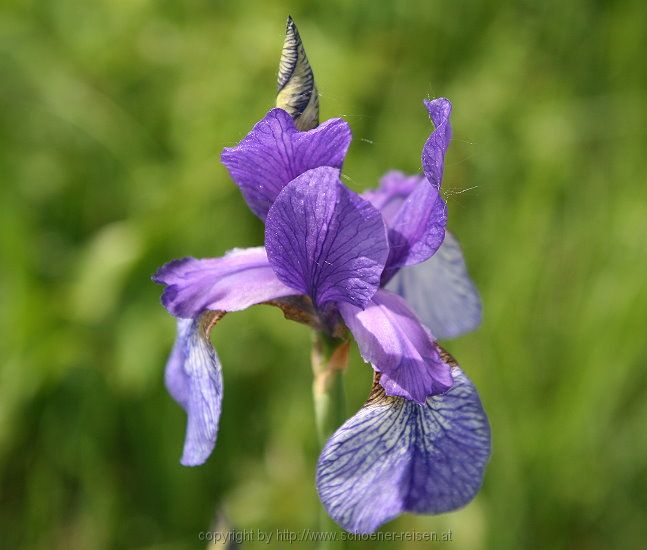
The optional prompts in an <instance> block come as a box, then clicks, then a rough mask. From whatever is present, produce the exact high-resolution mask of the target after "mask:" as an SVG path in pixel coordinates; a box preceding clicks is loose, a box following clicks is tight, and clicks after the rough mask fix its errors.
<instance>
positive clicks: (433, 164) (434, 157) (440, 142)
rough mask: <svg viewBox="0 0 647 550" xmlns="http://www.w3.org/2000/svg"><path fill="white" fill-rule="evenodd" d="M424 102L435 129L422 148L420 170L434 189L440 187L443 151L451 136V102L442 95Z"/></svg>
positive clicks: (443, 159)
mask: <svg viewBox="0 0 647 550" xmlns="http://www.w3.org/2000/svg"><path fill="white" fill-rule="evenodd" d="M424 103H425V107H426V108H427V112H428V113H429V118H431V120H432V122H433V123H434V126H435V129H434V131H433V132H432V133H431V135H430V136H429V139H427V142H426V143H425V145H424V147H423V148H422V170H423V172H424V173H425V176H426V177H427V179H428V180H429V183H431V185H433V186H434V187H435V188H436V189H440V184H441V181H442V179H443V170H444V166H445V153H446V152H447V147H449V141H450V140H451V138H452V127H451V124H450V123H449V115H450V114H451V112H452V104H451V103H450V102H449V100H448V99H445V98H444V97H439V98H437V99H433V100H431V101H430V100H427V99H426V100H425V102H424Z"/></svg>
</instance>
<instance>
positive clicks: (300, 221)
mask: <svg viewBox="0 0 647 550" xmlns="http://www.w3.org/2000/svg"><path fill="white" fill-rule="evenodd" d="M265 247H266V249H267V255H268V258H269V260H270V263H271V264H272V267H273V268H274V271H275V272H276V275H277V276H278V278H279V279H280V280H281V281H283V282H284V283H285V284H286V285H288V286H289V287H292V288H295V289H297V290H299V291H300V292H301V293H303V294H307V295H309V296H310V297H311V298H312V300H313V302H314V303H315V304H316V305H317V306H318V307H320V308H321V307H322V306H323V305H324V304H326V303H328V302H333V301H341V302H348V303H350V304H355V305H356V306H358V307H363V306H364V305H365V304H366V303H367V302H368V301H369V300H370V299H371V297H372V296H373V294H375V291H376V290H377V289H378V287H379V284H380V274H381V273H382V269H383V268H384V262H385V260H386V257H387V254H388V244H387V239H386V231H385V228H384V223H383V221H382V217H381V216H380V213H379V212H378V211H377V210H376V209H375V208H373V207H372V206H371V205H370V204H369V203H368V202H366V201H365V200H363V199H361V198H360V197H359V196H358V195H356V194H355V193H353V192H352V191H350V190H349V189H347V188H346V187H344V186H343V185H341V184H340V183H339V171H338V170H337V169H335V168H329V167H322V168H316V169H314V170H310V171H308V172H306V173H304V174H303V175H301V176H299V177H298V178H296V179H295V180H294V181H292V182H290V183H289V184H288V185H287V186H286V187H285V188H284V189H283V191H281V193H280V194H279V195H278V197H277V198H276V200H275V201H274V204H273V205H272V208H271V209H270V211H269V214H268V215H267V220H266V224H265Z"/></svg>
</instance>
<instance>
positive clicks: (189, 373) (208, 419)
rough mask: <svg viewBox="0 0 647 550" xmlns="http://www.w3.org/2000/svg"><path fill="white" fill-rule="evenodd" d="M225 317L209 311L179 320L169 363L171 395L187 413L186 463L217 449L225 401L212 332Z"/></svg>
mask: <svg viewBox="0 0 647 550" xmlns="http://www.w3.org/2000/svg"><path fill="white" fill-rule="evenodd" d="M221 316H222V313H220V312H211V311H209V312H206V313H203V314H202V315H200V316H199V317H197V318H196V319H179V320H178V327H177V328H178V334H177V339H176V342H175V345H174V347H173V351H172V352H171V356H170V358H169V360H168V363H167V365H166V373H165V382H166V387H167V389H168V391H169V393H170V394H171V396H172V397H173V398H174V399H175V400H176V401H177V402H178V404H179V405H181V406H182V408H183V409H184V410H185V411H186V413H187V427H186V437H185V440H184V452H183V454H182V458H181V460H180V462H181V463H182V464H183V465H184V466H198V465H200V464H202V463H204V461H205V460H207V458H208V457H209V455H210V454H211V451H213V448H214V446H215V445H216V436H217V435H218V420H219V419H220V409H221V403H222V371H221V368H220V360H219V359H218V355H217V354H216V350H215V349H214V348H213V346H212V345H211V341H210V339H209V333H210V331H211V327H212V326H213V324H214V323H215V322H216V321H217V320H218V319H219V318H220V317H221Z"/></svg>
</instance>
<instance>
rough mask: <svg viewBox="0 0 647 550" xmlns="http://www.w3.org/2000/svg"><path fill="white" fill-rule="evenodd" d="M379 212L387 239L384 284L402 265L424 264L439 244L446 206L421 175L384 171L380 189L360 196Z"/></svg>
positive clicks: (441, 237) (443, 233)
mask: <svg viewBox="0 0 647 550" xmlns="http://www.w3.org/2000/svg"><path fill="white" fill-rule="evenodd" d="M362 196H363V197H364V198H366V199H367V200H368V201H369V202H371V204H373V206H375V207H376V208H378V209H379V210H380V213H381V214H382V218H383V219H384V222H385V224H386V227H387V230H388V236H389V258H388V260H387V262H386V267H385V270H384V273H383V275H382V284H385V283H386V282H387V281H388V280H389V279H390V278H391V277H392V276H393V275H394V274H395V273H396V272H397V270H398V269H400V268H401V267H403V266H405V265H413V264H417V263H420V262H424V261H425V260H427V259H428V258H430V257H431V256H432V255H433V254H434V253H435V252H436V250H438V247H439V246H440V244H441V243H442V242H443V238H444V235H445V225H446V224H447V206H446V204H445V201H444V200H443V199H442V197H441V196H440V193H439V191H438V189H437V188H436V187H434V186H432V185H431V184H430V183H429V182H428V181H427V179H426V178H425V177H424V176H421V175H418V176H407V175H406V174H404V173H402V172H398V171H391V172H388V173H387V174H386V175H385V176H384V177H383V178H382V179H381V180H380V187H379V188H378V189H375V190H371V191H367V192H365V193H364V194H363V195H362Z"/></svg>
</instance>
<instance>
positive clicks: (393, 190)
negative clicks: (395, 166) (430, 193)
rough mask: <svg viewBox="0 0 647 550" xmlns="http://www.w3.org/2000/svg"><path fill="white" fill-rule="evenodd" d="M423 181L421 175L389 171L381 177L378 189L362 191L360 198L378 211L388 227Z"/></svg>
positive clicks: (423, 178)
mask: <svg viewBox="0 0 647 550" xmlns="http://www.w3.org/2000/svg"><path fill="white" fill-rule="evenodd" d="M424 181H425V177H424V176H423V175H422V174H414V175H411V176H409V175H407V174H405V173H404V172H401V171H400V170H391V171H389V172H387V173H386V174H384V176H382V178H381V179H380V185H379V187H377V188H376V189H369V190H367V191H364V192H363V193H362V195H361V196H362V198H364V199H366V200H367V201H368V202H370V203H371V204H372V205H373V206H375V208H377V209H378V210H379V211H380V213H381V214H382V218H384V222H385V223H386V224H387V225H388V224H389V223H391V222H392V221H393V218H394V217H395V215H396V214H397V213H398V212H399V210H400V208H401V206H402V203H403V202H404V201H405V200H406V198H407V197H408V196H409V195H410V194H411V193H412V192H413V190H414V189H415V188H416V187H418V186H419V185H420V184H421V183H422V182H424Z"/></svg>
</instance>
